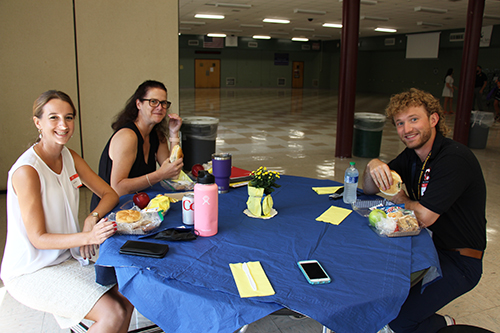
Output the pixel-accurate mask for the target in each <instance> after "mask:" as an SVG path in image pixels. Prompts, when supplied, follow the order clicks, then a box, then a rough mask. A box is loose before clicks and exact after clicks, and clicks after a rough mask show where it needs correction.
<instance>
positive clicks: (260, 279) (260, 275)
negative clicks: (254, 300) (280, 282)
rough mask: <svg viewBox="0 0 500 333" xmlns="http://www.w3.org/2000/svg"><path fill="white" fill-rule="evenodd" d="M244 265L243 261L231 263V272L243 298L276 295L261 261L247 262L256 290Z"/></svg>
mask: <svg viewBox="0 0 500 333" xmlns="http://www.w3.org/2000/svg"><path fill="white" fill-rule="evenodd" d="M242 266H243V264H242V263H238V264H229V268H231V273H233V278H234V281H235V282H236V287H237V288H238V292H239V293H240V297H241V298H245V297H256V296H270V295H274V289H273V287H272V286H271V283H270V282H269V280H268V278H267V275H266V272H264V269H263V268H262V266H261V264H260V261H249V262H247V267H248V270H249V273H250V275H251V278H252V279H253V281H254V283H255V286H256V290H253V288H252V285H251V283H250V280H249V277H248V276H247V274H246V273H245V271H244V270H243V267H242Z"/></svg>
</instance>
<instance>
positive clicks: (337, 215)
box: [316, 206, 352, 225]
mask: <svg viewBox="0 0 500 333" xmlns="http://www.w3.org/2000/svg"><path fill="white" fill-rule="evenodd" d="M351 212H352V210H350V209H345V208H340V207H336V206H331V207H330V208H328V209H327V210H326V211H325V212H324V213H323V214H321V215H320V216H319V217H317V218H316V221H321V222H328V223H331V224H335V225H339V224H340V222H342V221H343V220H344V219H345V218H346V217H347V216H348V215H349V214H351Z"/></svg>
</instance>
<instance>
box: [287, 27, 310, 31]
mask: <svg viewBox="0 0 500 333" xmlns="http://www.w3.org/2000/svg"><path fill="white" fill-rule="evenodd" d="M292 30H293V31H314V29H309V28H293V29H292Z"/></svg>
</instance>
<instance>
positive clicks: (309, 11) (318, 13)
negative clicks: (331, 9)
mask: <svg viewBox="0 0 500 333" xmlns="http://www.w3.org/2000/svg"><path fill="white" fill-rule="evenodd" d="M293 12H294V13H295V14H297V13H299V14H314V15H326V11H324V10H309V9H294V10H293Z"/></svg>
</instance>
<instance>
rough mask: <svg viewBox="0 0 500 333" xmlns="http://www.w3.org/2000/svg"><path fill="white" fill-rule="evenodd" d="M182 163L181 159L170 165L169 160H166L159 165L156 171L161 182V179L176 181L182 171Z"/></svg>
mask: <svg viewBox="0 0 500 333" xmlns="http://www.w3.org/2000/svg"><path fill="white" fill-rule="evenodd" d="M183 166H184V163H183V162H182V158H179V159H178V160H176V161H174V162H172V163H170V160H169V159H167V160H166V161H164V162H163V163H162V165H161V167H160V168H159V169H158V170H157V171H156V172H158V173H159V175H160V177H161V180H163V179H171V178H173V179H176V178H178V177H179V173H180V172H181V170H182V167H183Z"/></svg>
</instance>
